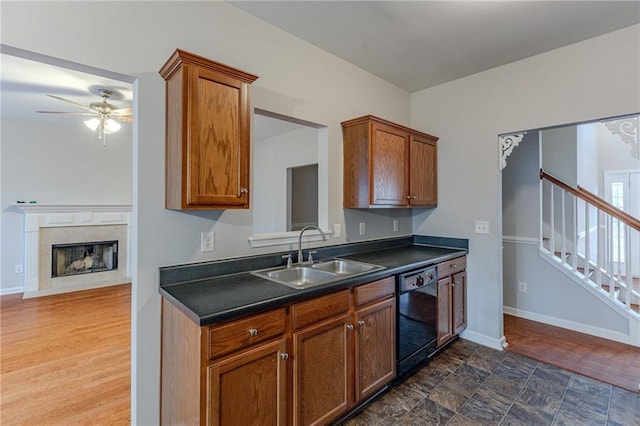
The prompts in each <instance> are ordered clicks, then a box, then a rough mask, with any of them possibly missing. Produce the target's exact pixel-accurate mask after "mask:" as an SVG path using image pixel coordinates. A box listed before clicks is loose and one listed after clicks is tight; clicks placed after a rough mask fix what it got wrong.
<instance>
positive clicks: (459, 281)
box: [451, 271, 467, 334]
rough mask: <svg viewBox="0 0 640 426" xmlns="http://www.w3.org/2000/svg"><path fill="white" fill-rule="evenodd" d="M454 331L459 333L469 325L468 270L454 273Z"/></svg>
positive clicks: (452, 290)
mask: <svg viewBox="0 0 640 426" xmlns="http://www.w3.org/2000/svg"><path fill="white" fill-rule="evenodd" d="M451 286H452V289H451V293H452V295H453V332H454V333H455V334H459V333H460V332H461V331H462V330H464V328H465V327H466V326H467V296H466V291H467V272H466V271H462V272H458V273H457V274H455V275H453V282H452V284H451Z"/></svg>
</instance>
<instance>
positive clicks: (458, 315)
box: [437, 256, 467, 347]
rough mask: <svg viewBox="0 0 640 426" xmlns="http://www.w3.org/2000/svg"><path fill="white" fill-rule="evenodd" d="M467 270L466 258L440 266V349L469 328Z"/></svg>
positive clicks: (438, 341)
mask: <svg viewBox="0 0 640 426" xmlns="http://www.w3.org/2000/svg"><path fill="white" fill-rule="evenodd" d="M465 268H466V257H464V256H463V257H460V258H457V259H453V260H450V261H448V262H443V263H441V264H440V265H438V277H439V278H440V279H439V280H438V330H437V346H438V347H440V346H442V345H444V344H445V343H447V342H449V341H450V340H451V339H453V338H454V337H455V336H456V335H458V334H459V333H460V332H461V331H462V330H464V328H465V327H466V326H467V313H466V312H467V306H466V303H467V299H466V297H467V296H466V293H467V288H466V287H467V272H466V271H465Z"/></svg>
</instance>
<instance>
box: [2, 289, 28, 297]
mask: <svg viewBox="0 0 640 426" xmlns="http://www.w3.org/2000/svg"><path fill="white" fill-rule="evenodd" d="M23 291H24V287H9V288H0V296H4V295H5V294H16V293H22V292H23Z"/></svg>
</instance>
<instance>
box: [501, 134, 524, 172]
mask: <svg viewBox="0 0 640 426" xmlns="http://www.w3.org/2000/svg"><path fill="white" fill-rule="evenodd" d="M526 134H527V132H522V133H512V134H510V135H500V136H498V139H499V140H500V170H502V169H504V168H505V167H507V157H508V156H510V155H511V153H512V152H513V149H514V148H515V147H517V146H518V144H520V142H521V141H522V139H524V135H526Z"/></svg>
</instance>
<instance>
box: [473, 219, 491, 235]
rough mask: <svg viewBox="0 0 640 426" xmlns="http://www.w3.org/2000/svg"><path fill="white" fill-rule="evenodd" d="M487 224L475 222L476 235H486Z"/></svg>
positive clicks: (484, 221) (483, 221) (486, 222)
mask: <svg viewBox="0 0 640 426" xmlns="http://www.w3.org/2000/svg"><path fill="white" fill-rule="evenodd" d="M488 233H489V222H488V221H486V220H476V234H488Z"/></svg>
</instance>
